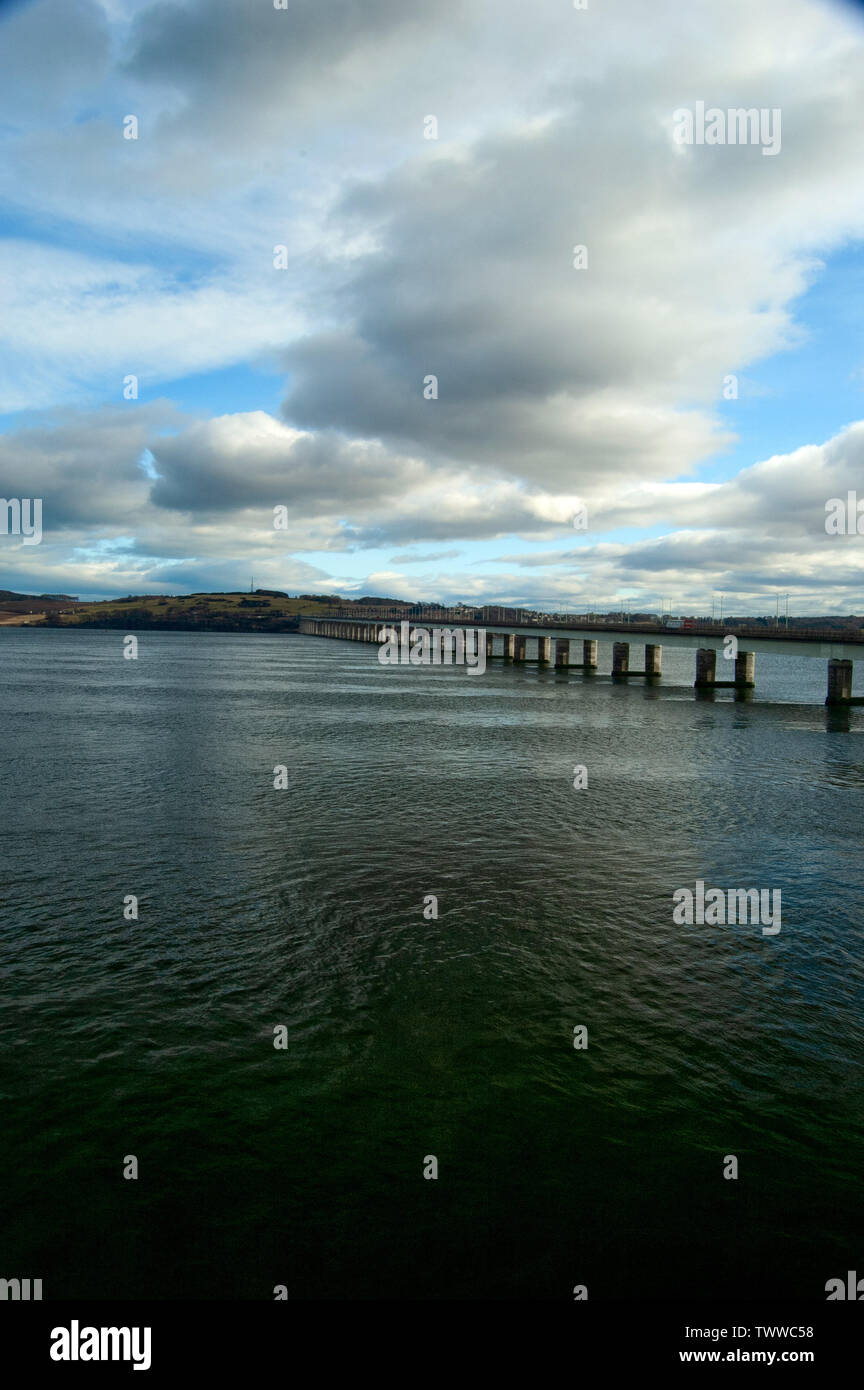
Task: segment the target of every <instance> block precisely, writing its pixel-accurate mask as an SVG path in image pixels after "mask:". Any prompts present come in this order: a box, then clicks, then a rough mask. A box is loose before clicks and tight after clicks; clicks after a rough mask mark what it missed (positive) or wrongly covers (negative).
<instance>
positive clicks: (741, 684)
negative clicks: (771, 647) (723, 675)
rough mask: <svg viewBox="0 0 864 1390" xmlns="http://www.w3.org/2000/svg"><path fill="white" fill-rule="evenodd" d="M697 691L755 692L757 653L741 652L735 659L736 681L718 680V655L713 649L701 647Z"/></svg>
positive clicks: (697, 659) (696, 682)
mask: <svg viewBox="0 0 864 1390" xmlns="http://www.w3.org/2000/svg"><path fill="white" fill-rule="evenodd" d="M693 684H694V686H695V688H696V689H697V690H753V689H754V688H755V685H756V653H755V652H739V653H738V655H737V656H736V658H735V679H734V680H732V681H718V680H717V653H716V651H715V650H714V648H713V647H700V648H699V650H698V651H697V652H696V679H695V681H694V682H693Z"/></svg>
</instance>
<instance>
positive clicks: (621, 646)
mask: <svg viewBox="0 0 864 1390" xmlns="http://www.w3.org/2000/svg"><path fill="white" fill-rule="evenodd" d="M629 674H630V643H629V642H613V643H612V679H613V680H621V679H622V678H623V677H624V676H628V675H629Z"/></svg>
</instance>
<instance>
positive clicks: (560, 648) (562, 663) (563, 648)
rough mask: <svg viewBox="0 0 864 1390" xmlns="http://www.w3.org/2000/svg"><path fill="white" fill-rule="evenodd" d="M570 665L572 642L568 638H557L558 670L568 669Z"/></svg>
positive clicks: (556, 663) (556, 657)
mask: <svg viewBox="0 0 864 1390" xmlns="http://www.w3.org/2000/svg"><path fill="white" fill-rule="evenodd" d="M569 665H570V642H569V640H568V638H566V637H556V638H555V666H556V669H560V668H562V667H563V668H566V667H567V666H569Z"/></svg>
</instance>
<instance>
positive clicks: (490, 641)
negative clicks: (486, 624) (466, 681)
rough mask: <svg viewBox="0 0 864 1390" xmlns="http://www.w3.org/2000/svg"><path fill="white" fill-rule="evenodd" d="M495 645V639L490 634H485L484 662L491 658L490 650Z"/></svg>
mask: <svg viewBox="0 0 864 1390" xmlns="http://www.w3.org/2000/svg"><path fill="white" fill-rule="evenodd" d="M494 645H495V638H494V636H493V634H492V633H491V632H487V633H486V660H487V661H488V660H489V658H490V657H491V656H492V654H493V653H492V648H493V647H494Z"/></svg>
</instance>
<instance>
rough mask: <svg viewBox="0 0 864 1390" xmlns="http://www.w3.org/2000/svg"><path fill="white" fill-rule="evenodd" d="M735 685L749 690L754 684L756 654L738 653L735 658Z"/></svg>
mask: <svg viewBox="0 0 864 1390" xmlns="http://www.w3.org/2000/svg"><path fill="white" fill-rule="evenodd" d="M735 684H736V685H738V686H746V687H747V688H748V689H751V690H752V688H753V687H754V686H755V684H756V653H755V652H739V653H738V655H737V656H736V658H735Z"/></svg>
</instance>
